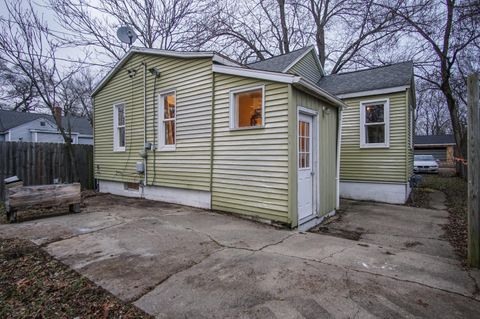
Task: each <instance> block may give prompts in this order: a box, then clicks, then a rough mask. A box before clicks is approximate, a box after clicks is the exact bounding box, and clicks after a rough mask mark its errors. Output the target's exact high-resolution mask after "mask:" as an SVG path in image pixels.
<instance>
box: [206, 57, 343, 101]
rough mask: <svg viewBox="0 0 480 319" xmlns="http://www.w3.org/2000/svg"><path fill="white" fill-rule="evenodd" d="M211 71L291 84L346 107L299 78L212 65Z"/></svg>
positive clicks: (332, 96) (323, 91)
mask: <svg viewBox="0 0 480 319" xmlns="http://www.w3.org/2000/svg"><path fill="white" fill-rule="evenodd" d="M212 71H213V72H216V73H223V74H229V75H236V76H244V77H249V78H255V79H262V80H269V81H274V82H280V83H287V84H293V85H296V86H300V87H301V88H305V89H306V90H308V91H309V92H312V93H314V94H316V95H317V96H319V97H320V98H322V99H324V100H327V101H328V102H330V103H332V104H333V105H335V106H337V107H340V108H347V105H346V104H345V103H344V102H343V101H342V100H340V99H339V98H337V97H336V96H334V95H332V94H330V93H328V92H327V91H325V90H324V89H322V88H320V87H318V86H317V85H316V84H315V83H313V82H311V81H309V80H307V79H304V78H302V77H300V76H296V75H292V74H285V73H280V72H270V71H261V70H253V69H248V68H238V67H230V66H221V65H213V66H212Z"/></svg>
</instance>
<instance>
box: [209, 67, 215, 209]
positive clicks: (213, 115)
mask: <svg viewBox="0 0 480 319" xmlns="http://www.w3.org/2000/svg"><path fill="white" fill-rule="evenodd" d="M211 109H212V115H211V118H210V123H211V128H210V209H212V200H213V195H212V193H213V192H212V190H213V143H214V138H213V134H214V133H213V132H214V120H215V72H213V71H212V107H211Z"/></svg>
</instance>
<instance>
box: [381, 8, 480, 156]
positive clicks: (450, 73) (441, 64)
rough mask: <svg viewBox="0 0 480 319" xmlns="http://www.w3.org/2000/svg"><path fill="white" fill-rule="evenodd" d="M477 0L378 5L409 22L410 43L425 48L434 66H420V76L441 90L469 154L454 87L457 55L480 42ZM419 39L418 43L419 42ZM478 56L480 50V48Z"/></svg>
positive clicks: (463, 148) (460, 146) (457, 134)
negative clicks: (393, 5)
mask: <svg viewBox="0 0 480 319" xmlns="http://www.w3.org/2000/svg"><path fill="white" fill-rule="evenodd" d="M478 4H479V3H478V1H477V0H470V1H455V0H445V1H439V0H404V1H401V3H400V5H399V6H395V7H392V6H391V5H390V3H389V2H388V1H379V2H377V5H378V6H379V7H382V8H388V9H389V10H390V12H391V13H392V14H394V15H395V16H396V17H398V18H401V19H402V20H403V21H405V22H406V23H407V25H408V28H406V29H405V30H404V32H405V33H409V34H410V35H411V39H410V41H411V43H412V45H413V46H415V45H417V46H418V47H419V48H420V51H422V52H424V53H425V54H424V56H423V61H428V62H430V64H431V67H422V68H417V70H418V71H419V72H417V76H418V77H419V78H421V79H422V80H424V81H426V82H428V83H430V84H432V85H433V86H434V87H435V88H436V89H438V90H439V91H440V92H442V94H443V96H444V98H445V101H446V105H447V107H448V111H449V115H450V121H451V125H452V130H453V135H454V137H455V141H456V144H457V149H458V150H459V152H460V154H461V155H462V156H463V157H466V131H465V123H462V111H461V105H460V103H459V102H461V99H460V98H459V97H458V96H456V94H455V89H454V86H455V85H454V82H455V73H456V72H458V71H459V70H458V59H459V57H461V55H462V52H465V51H466V50H468V49H469V48H470V47H472V46H475V45H476V43H478V40H479V37H480V33H479V32H478V26H479V23H478V22H479V21H478V20H479V18H478V16H477V15H476V14H475V12H477V13H478ZM417 42H418V43H417ZM477 59H478V51H477Z"/></svg>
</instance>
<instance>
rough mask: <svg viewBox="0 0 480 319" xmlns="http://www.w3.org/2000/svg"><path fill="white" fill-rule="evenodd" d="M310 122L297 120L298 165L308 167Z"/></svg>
mask: <svg viewBox="0 0 480 319" xmlns="http://www.w3.org/2000/svg"><path fill="white" fill-rule="evenodd" d="M310 155H311V154H310V123H308V122H304V121H299V122H298V167H299V168H309V167H310Z"/></svg>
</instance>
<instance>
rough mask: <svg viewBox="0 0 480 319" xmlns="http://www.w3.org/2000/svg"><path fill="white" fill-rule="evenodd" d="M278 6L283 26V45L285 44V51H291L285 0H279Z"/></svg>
mask: <svg viewBox="0 0 480 319" xmlns="http://www.w3.org/2000/svg"><path fill="white" fill-rule="evenodd" d="M277 2H278V7H279V9H280V23H281V27H282V45H283V50H282V51H283V53H289V52H290V43H289V39H288V27H287V20H286V17H285V0H277Z"/></svg>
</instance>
